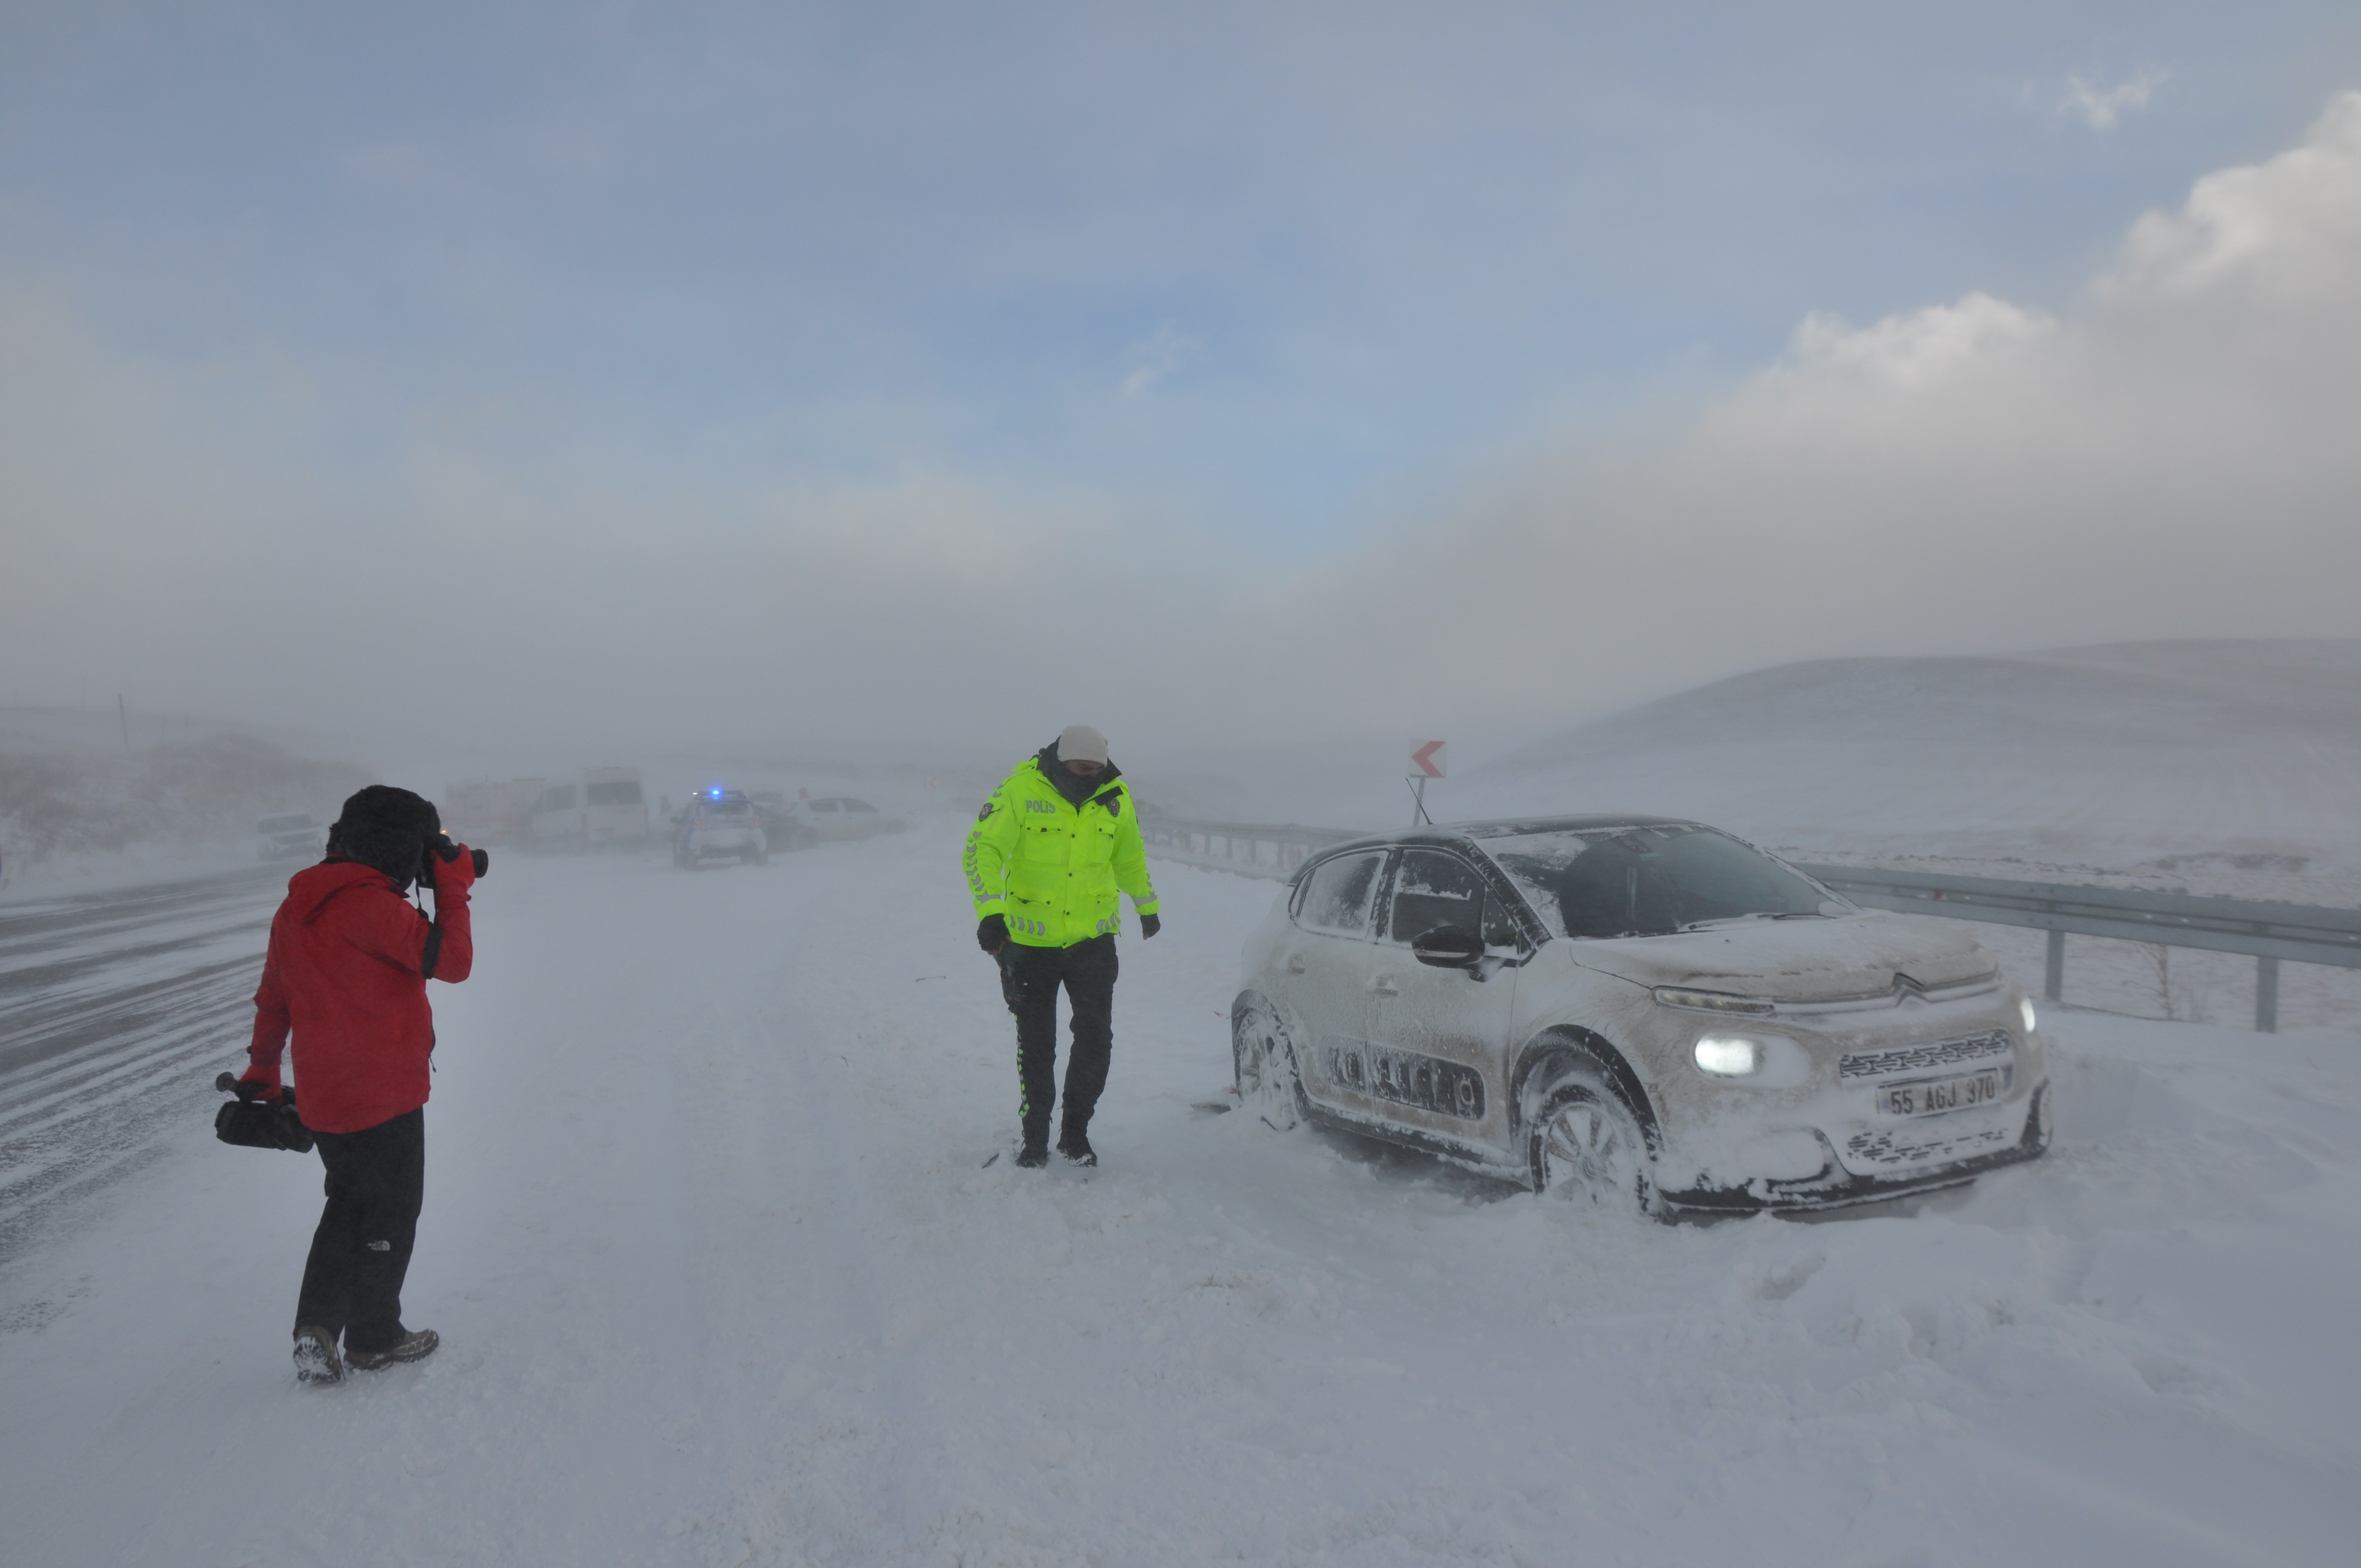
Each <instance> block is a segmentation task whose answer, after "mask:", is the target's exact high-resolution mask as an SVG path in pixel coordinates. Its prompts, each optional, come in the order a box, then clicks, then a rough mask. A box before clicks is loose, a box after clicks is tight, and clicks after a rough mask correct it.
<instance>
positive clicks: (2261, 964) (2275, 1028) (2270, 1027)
mask: <svg viewBox="0 0 2361 1568" xmlns="http://www.w3.org/2000/svg"><path fill="white" fill-rule="evenodd" d="M2255 1032H2256V1033H2257V1034H2258V1035H2276V1034H2278V1033H2279V959H2256V960H2255Z"/></svg>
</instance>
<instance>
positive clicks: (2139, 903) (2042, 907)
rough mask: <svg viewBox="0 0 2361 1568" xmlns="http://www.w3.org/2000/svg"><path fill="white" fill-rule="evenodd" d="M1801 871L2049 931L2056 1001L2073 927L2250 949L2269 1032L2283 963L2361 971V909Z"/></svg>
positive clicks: (1850, 887)
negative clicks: (2329, 966)
mask: <svg viewBox="0 0 2361 1568" xmlns="http://www.w3.org/2000/svg"><path fill="white" fill-rule="evenodd" d="M1797 869H1798V870H1800V871H1802V872H1805V873H1806V875H1809V876H1814V877H1817V878H1818V879H1819V880H1820V881H1821V882H1824V883H1827V884H1828V886H1830V887H1832V888H1834V889H1835V890H1836V891H1837V892H1839V893H1841V894H1844V895H1845V896H1846V897H1847V898H1850V899H1851V900H1852V901H1853V902H1854V903H1856V904H1865V905H1869V906H1870V907H1871V908H1872V909H1894V910H1899V911H1901V912H1902V913H1904V914H1906V915H1934V916H1942V917H1944V918H1946V919H1951V920H1984V921H1990V922H1993V924H1996V925H2002V926H2029V927H2033V928H2034V929H2036V930H2040V931H2047V932H2048V933H2049V951H2048V962H2047V963H2046V964H2045V965H2044V966H2043V967H2044V972H2043V976H2042V985H2041V990H2042V994H2043V995H2045V996H2047V997H2048V999H2049V1000H2050V1001H2052V1002H2055V1001H2057V1000H2059V994H2060V992H2063V991H2064V989H2065V985H2066V937H2067V934H2068V933H2069V932H2071V933H2073V934H2075V935H2077V936H2083V937H2112V938H2116V939H2117V940H2120V941H2125V942H2149V943H2154V944H2156V945H2158V946H2159V947H2168V948H2209V949H2211V950H2213V951H2214V952H2217V953H2245V954H2249V955H2251V956H2252V957H2253V958H2254V960H2255V1027H2256V1028H2257V1029H2259V1030H2261V1031H2262V1032H2263V1033H2265V1034H2270V1033H2273V1032H2275V1031H2276V1030H2277V1029H2278V1028H2279V964H2280V962H2281V960H2283V959H2284V960H2291V961H2293V962H2296V963H2305V964H2330V965H2334V966H2335V967H2337V968H2340V969H2361V910H2355V909H2326V908H2322V907H2320V906H2318V905H2309V904H2258V903H2252V902H2249V901H2247V900H2246V899H2238V898H2199V897H2195V896H2192V895H2191V894H2180V893H2134V892H2129V891H2127V890H2125V889H2122V888H2113V887H2083V886H2080V885H2077V884H2075V883H2048V882H2005V881H2003V880H2001V879H1999V878H1996V877H1972V876H1950V875H1947V874H1939V873H1937V872H1896V871H1881V870H1874V869H1872V868H1870V867H1866V866H1829V865H1799V866H1798V867H1797Z"/></svg>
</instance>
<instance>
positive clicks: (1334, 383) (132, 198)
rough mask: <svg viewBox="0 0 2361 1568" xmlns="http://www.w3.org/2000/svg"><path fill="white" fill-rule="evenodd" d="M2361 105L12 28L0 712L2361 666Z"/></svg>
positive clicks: (1552, 686)
mask: <svg viewBox="0 0 2361 1568" xmlns="http://www.w3.org/2000/svg"><path fill="white" fill-rule="evenodd" d="M2356 92H2361V8H2356V7H2355V6H2353V5H2350V4H2349V0H2346V3H2344V4H2320V5H2304V4H2296V5H2273V6H2266V7H2259V8H2257V7H2230V6H2224V5H2159V4H2138V5H2133V4H2122V5H2073V4H2066V5H2058V4H2050V5H2004V4H1985V5H1973V6H1970V5H1960V4H1952V5H1944V6H1930V5H1867V4H1862V5H1743V6H1741V5H1652V6H1645V7H1632V6H1577V5H1455V6H1448V7H1445V6H1424V7H1413V6H1386V5H1335V6H1330V5H1240V6H1235V7H1231V6H1224V5H1213V4H1192V5H1170V6H1155V5H1104V4H1092V5H1057V4H1046V3H1045V4H1033V5H1005V6H986V5H895V4H890V3H877V0H871V3H864V4H859V5H584V6H571V7H568V6H556V5H550V6H532V5H499V4H477V5H454V6H448V7H445V6H435V5H412V6H399V7H384V6H379V7H367V8H364V7H359V6H336V5H289V6H285V7H252V6H241V5H225V4H212V5H203V6H197V5H115V4H107V3H104V0H85V3H82V4H71V5H68V4H58V5H44V4H35V3H18V4H12V5H6V6H5V7H0V531H5V535H4V539H0V542H4V543H5V572H0V704H5V703H71V702H74V701H77V700H81V699H82V697H83V696H84V695H85V694H87V695H88V696H89V698H90V700H92V701H100V700H104V701H107V702H109V703H111V701H112V697H113V694H115V692H118V691H120V692H124V693H126V694H127V695H128V696H129V698H130V700H131V701H132V703H133V704H134V705H135V706H141V705H145V706H147V707H151V708H154V709H159V710H170V711H187V710H193V711H197V712H201V713H213V714H218V715H223V716H235V717H243V718H278V719H282V720H291V721H295V722H300V723H302V724H306V725H310V726H314V727H319V728H326V729H338V730H342V731H345V732H348V733H357V734H369V735H376V734H409V733H415V732H417V731H418V730H419V729H421V728H422V727H436V728H437V730H438V733H443V734H447V735H448V736H449V737H451V739H452V742H453V743H454V744H460V743H464V744H467V745H480V746H482V747H484V748H487V749H488V750H497V751H505V752H510V753H515V752H517V751H519V750H520V749H521V748H526V747H544V748H545V747H550V746H555V745H558V744H561V743H571V742H574V741H577V740H579V741H581V742H583V743H586V744H587V743H590V741H591V740H594V739H595V740H597V741H598V742H599V743H602V744H603V743H611V742H619V741H631V742H639V741H644V742H646V743H648V744H663V745H675V744H699V745H703V744H748V743H752V744H766V745H767V744H774V743H779V744H786V743H796V744H812V743H819V744H844V745H849V746H850V745H858V746H862V747H875V746H886V747H895V746H906V747H907V748H909V749H910V750H911V751H913V752H914V753H923V752H925V751H928V749H929V748H934V747H956V748H967V747H973V746H993V747H999V748H1003V749H1005V746H1006V744H1007V742H1008V738H1009V737H1010V736H1011V735H1018V736H1021V737H1023V738H1024V740H1025V743H1026V744H1028V745H1029V744H1031V743H1033V742H1034V741H1035V740H1036V739H1037V738H1038V737H1039V736H1041V735H1043V734H1046V733H1047V732H1049V731H1050V730H1054V729H1055V728H1056V727H1057V726H1058V725H1060V724H1062V723H1064V722H1067V721H1068V720H1069V719H1071V718H1076V717H1088V718H1092V719H1093V720H1094V721H1096V722H1098V723H1100V724H1101V725H1102V726H1103V727H1104V728H1106V729H1109V730H1111V731H1113V732H1115V734H1116V735H1117V736H1118V738H1119V739H1121V738H1123V737H1126V736H1139V735H1148V734H1153V735H1155V736H1158V737H1159V738H1162V739H1164V740H1182V741H1186V740H1193V739H1196V738H1205V739H1207V740H1225V741H1229V742H1234V743H1239V744H1248V745H1252V744H1259V743H1264V742H1268V741H1272V740H1319V739H1335V738H1345V737H1357V736H1367V735H1386V736H1392V735H1401V734H1408V733H1410V732H1411V731H1413V730H1417V731H1422V732H1429V733H1447V734H1451V735H1454V736H1477V737H1481V736H1486V735H1493V736H1504V737H1505V736H1510V735H1515V734H1526V733H1533V732H1538V731H1542V730H1546V729H1550V728H1553V727H1555V726H1557V725H1560V724H1562V723H1564V722H1565V721H1566V720H1569V719H1572V718H1580V717H1584V716H1587V715H1590V714H1594V713H1597V712H1598V711H1601V710H1603V709H1606V708H1610V707H1616V706H1619V705H1621V704H1624V703H1628V702H1631V701H1633V700H1637V699H1640V698H1642V697H1646V696H1653V695H1656V694H1658V693H1661V692H1664V691H1667V690H1671V689H1675V688H1676V687H1678V686H1682V685H1689V684H1692V683H1694V682H1697V681H1700V680H1706V679H1710V678H1714V677H1716V676H1719V675H1723V674H1730V673H1734V672H1736V671H1740V670H1743V669H1747V668H1752V667H1755V666H1758V665H1762V664H1765V663H1775V662H1779V661H1782V660H1787V659H1794V658H1803V657H1815V656H1822V655H1828V654H1838V653H1850V652H1862V653H1872V652H1879V653H1882V652H1989V651H1997V650H2004V649H2010V648H2019V647H2028V646H2038V645H2044V644H2057V643H2069V642H2081V641H2101V640H2115V639H2127V638H2147V637H2176V636H2242V635H2246V636H2250V635H2342V636H2352V635H2361V595H2356V593H2355V592H2354V591H2353V589H2352V586H2351V585H2352V584H2353V583H2354V582H2356V581H2361V515H2356V514H2361V504H2357V503H2361V457H2356V450H2361V441H2356V440H2355V439H2354V438H2353V436H2352V434H2351V432H2352V431H2353V430H2354V429H2355V428H2356V416H2361V377H2356V375H2355V373H2354V370H2353V367H2354V366H2355V364H2356V349H2361V97H2356V96H2352V95H2350V94H2353V93H2356ZM518 760H519V761H520V762H524V761H533V762H540V761H543V760H545V752H544V753H542V754H541V755H537V756H536V757H533V758H530V759H528V758H524V757H522V756H519V759H518Z"/></svg>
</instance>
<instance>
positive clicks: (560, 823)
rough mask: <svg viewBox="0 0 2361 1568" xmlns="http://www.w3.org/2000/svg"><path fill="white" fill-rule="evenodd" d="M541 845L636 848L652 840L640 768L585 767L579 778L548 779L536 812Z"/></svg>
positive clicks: (537, 846) (540, 847)
mask: <svg viewBox="0 0 2361 1568" xmlns="http://www.w3.org/2000/svg"><path fill="white" fill-rule="evenodd" d="M532 832H533V848H535V849H537V850H610V849H621V850H636V849H640V848H642V846H644V845H645V844H646V843H647V841H648V803H647V797H646V795H643V794H642V792H641V789H640V771H639V769H637V768H586V769H584V770H583V773H582V775H581V779H580V781H579V782H578V783H574V782H569V783H566V784H550V785H548V786H547V787H545V788H544V789H543V791H542V792H541V802H540V804H539V805H538V806H535V807H534V809H533V829H532Z"/></svg>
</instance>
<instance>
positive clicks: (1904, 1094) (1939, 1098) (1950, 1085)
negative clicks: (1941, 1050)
mask: <svg viewBox="0 0 2361 1568" xmlns="http://www.w3.org/2000/svg"><path fill="white" fill-rule="evenodd" d="M2004 1087H2006V1086H2005V1084H2004V1082H2003V1081H2002V1078H2001V1069H1999V1068H1996V1067H1988V1068H1986V1069H1983V1070H1982V1072H1963V1073H1960V1074H1959V1075H1958V1076H1957V1077H1953V1078H1922V1079H1920V1080H1918V1081H1917V1082H1916V1083H1890V1084H1888V1085H1886V1086H1885V1087H1884V1088H1883V1089H1881V1090H1879V1091H1877V1108H1878V1110H1879V1111H1880V1112H1882V1113H1884V1114H1886V1115H1888V1116H1934V1115H1939V1114H1941V1113H1943V1112H1945V1111H1964V1110H1966V1109H1967V1108H1968V1107H1969V1106H1971V1105H1989V1104H1990V1103H1992V1102H1993V1101H1995V1100H1997V1099H1999V1098H2000V1096H2001V1091H2002V1090H2003V1089H2004Z"/></svg>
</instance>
